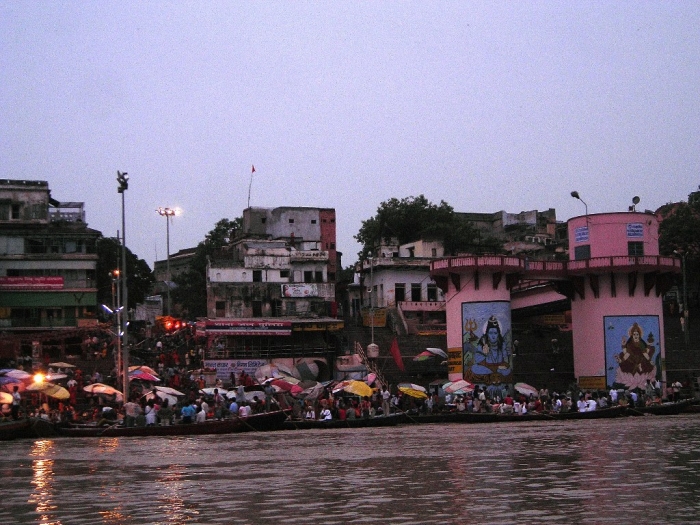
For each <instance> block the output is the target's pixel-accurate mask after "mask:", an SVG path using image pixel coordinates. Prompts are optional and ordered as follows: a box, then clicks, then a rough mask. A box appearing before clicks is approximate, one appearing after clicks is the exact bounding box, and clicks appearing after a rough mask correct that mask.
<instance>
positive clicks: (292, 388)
mask: <svg viewBox="0 0 700 525" xmlns="http://www.w3.org/2000/svg"><path fill="white" fill-rule="evenodd" d="M270 384H271V385H272V387H273V388H274V389H275V390H276V391H277V392H289V393H290V394H292V395H294V394H301V393H302V392H303V391H304V389H303V388H301V387H300V386H299V385H297V384H294V383H290V382H289V381H285V380H284V379H275V380H274V381H272V382H271V383H270Z"/></svg>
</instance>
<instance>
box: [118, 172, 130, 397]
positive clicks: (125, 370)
mask: <svg viewBox="0 0 700 525" xmlns="http://www.w3.org/2000/svg"><path fill="white" fill-rule="evenodd" d="M117 183H118V184H119V186H118V187H117V192H118V193H121V196H122V268H121V272H120V278H121V284H122V305H123V307H124V315H122V318H121V321H122V323H121V325H122V326H121V328H122V333H121V334H120V336H119V339H120V340H121V338H122V337H123V338H124V339H123V340H122V378H123V379H122V387H123V389H124V392H123V393H124V402H126V401H128V400H129V336H128V334H127V331H126V329H127V326H128V324H129V302H128V289H127V287H126V280H127V275H126V214H125V205H124V194H125V193H126V190H128V189H129V175H128V174H127V173H126V172H121V171H117Z"/></svg>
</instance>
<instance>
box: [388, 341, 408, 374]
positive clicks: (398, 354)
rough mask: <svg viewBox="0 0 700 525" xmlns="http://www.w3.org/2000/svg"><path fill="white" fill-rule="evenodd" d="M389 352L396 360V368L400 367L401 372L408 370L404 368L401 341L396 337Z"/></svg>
mask: <svg viewBox="0 0 700 525" xmlns="http://www.w3.org/2000/svg"><path fill="white" fill-rule="evenodd" d="M389 351H390V352H391V356H392V357H393V358H394V362H395V363H396V366H398V367H399V370H401V371H402V372H405V371H406V369H405V368H404V366H403V358H402V357H401V352H399V341H398V340H397V339H396V337H394V340H393V341H392V342H391V348H390V349H389Z"/></svg>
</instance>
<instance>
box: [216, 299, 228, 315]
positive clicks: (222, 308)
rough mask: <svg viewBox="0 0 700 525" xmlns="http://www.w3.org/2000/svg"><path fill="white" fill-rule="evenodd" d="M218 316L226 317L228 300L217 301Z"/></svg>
mask: <svg viewBox="0 0 700 525" xmlns="http://www.w3.org/2000/svg"><path fill="white" fill-rule="evenodd" d="M216 317H226V301H216Z"/></svg>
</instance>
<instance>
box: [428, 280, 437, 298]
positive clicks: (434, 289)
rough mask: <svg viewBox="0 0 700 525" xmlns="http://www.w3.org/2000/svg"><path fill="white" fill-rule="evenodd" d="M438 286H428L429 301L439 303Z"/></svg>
mask: <svg viewBox="0 0 700 525" xmlns="http://www.w3.org/2000/svg"><path fill="white" fill-rule="evenodd" d="M437 297H438V293H437V284H428V301H433V302H435V301H437V300H438V298H437Z"/></svg>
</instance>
